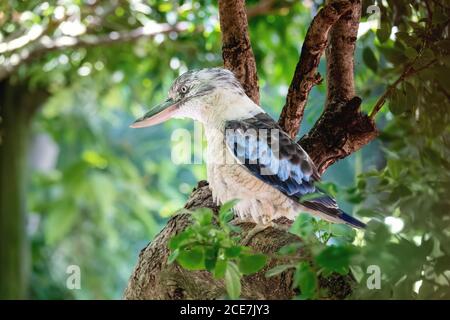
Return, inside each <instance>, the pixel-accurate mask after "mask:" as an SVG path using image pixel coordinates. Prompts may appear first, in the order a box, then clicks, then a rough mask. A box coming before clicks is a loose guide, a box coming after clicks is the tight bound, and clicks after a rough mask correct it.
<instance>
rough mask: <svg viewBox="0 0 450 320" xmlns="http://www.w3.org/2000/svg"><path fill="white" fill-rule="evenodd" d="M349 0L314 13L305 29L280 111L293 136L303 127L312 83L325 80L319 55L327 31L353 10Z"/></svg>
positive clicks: (284, 127) (284, 125) (323, 48)
mask: <svg viewBox="0 0 450 320" xmlns="http://www.w3.org/2000/svg"><path fill="white" fill-rule="evenodd" d="M351 8H352V4H351V3H350V1H344V2H333V3H331V4H329V5H326V6H325V7H324V8H322V9H321V10H320V11H319V12H318V13H317V15H316V16H315V17H314V19H313V21H312V22H311V25H310V26H309V28H308V32H307V33H306V37H305V41H304V43H303V46H302V51H301V54H300V59H299V61H298V63H297V66H296V68H295V73H294V77H293V79H292V82H291V84H290V86H289V90H288V94H287V97H286V103H285V105H284V107H283V110H282V112H281V115H280V119H279V123H280V125H281V127H282V128H283V129H284V130H285V131H286V132H287V133H288V134H289V135H290V136H291V137H292V138H294V137H295V136H296V135H297V132H298V130H299V129H300V123H301V121H302V119H303V113H304V111H305V107H306V102H307V100H308V95H309V92H310V91H311V89H312V88H313V86H315V85H316V84H318V83H320V82H321V81H322V77H321V76H320V74H319V73H318V72H317V68H318V66H319V63H320V58H321V56H322V54H323V52H324V50H325V48H326V47H327V39H328V33H329V31H330V29H331V27H332V26H333V25H334V24H335V23H336V22H337V21H338V20H339V18H340V17H341V16H342V15H344V14H346V13H348V12H349V10H351Z"/></svg>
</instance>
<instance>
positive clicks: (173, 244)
mask: <svg viewBox="0 0 450 320" xmlns="http://www.w3.org/2000/svg"><path fill="white" fill-rule="evenodd" d="M193 235H194V232H193V230H192V229H190V228H188V229H186V230H184V231H182V232H181V233H179V234H177V235H176V236H173V237H172V238H171V239H170V241H169V249H170V250H175V249H177V248H179V247H181V246H182V245H183V244H184V243H186V242H187V241H189V240H191V238H192V236H193Z"/></svg>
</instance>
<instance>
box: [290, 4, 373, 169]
mask: <svg viewBox="0 0 450 320" xmlns="http://www.w3.org/2000/svg"><path fill="white" fill-rule="evenodd" d="M343 2H345V1H342V0H331V1H330V4H339V3H343ZM350 2H351V6H352V8H351V10H349V11H347V12H346V13H345V14H343V15H342V16H341V17H340V18H339V20H338V21H337V22H336V23H335V24H334V25H333V27H332V28H331V30H330V33H329V42H328V46H327V49H326V59H327V99H326V102H325V108H324V112H323V113H322V115H321V116H320V118H319V120H318V121H317V122H316V123H315V125H314V127H313V128H312V129H311V130H310V132H309V133H308V134H307V135H305V136H304V137H302V139H301V140H300V141H299V143H300V144H301V146H302V147H303V148H304V149H305V151H306V152H308V154H309V155H310V157H311V159H312V160H313V161H314V163H315V164H316V166H317V168H318V170H319V172H320V173H323V172H324V171H325V170H326V169H327V168H328V167H329V166H330V165H332V164H333V163H335V162H336V161H337V160H339V159H342V158H345V157H346V156H348V155H350V154H351V153H353V152H355V151H357V150H359V149H360V148H362V147H363V146H364V145H366V144H367V143H369V142H370V141H372V140H373V139H374V138H375V137H377V136H378V130H377V128H376V125H375V122H374V121H373V119H371V118H370V117H368V116H367V115H366V114H363V113H361V111H360V106H361V99H360V98H358V97H355V83H354V76H353V72H354V71H353V67H354V59H353V55H354V51H355V43H356V36H357V34H358V26H359V20H360V17H361V1H360V0H351V1H350Z"/></svg>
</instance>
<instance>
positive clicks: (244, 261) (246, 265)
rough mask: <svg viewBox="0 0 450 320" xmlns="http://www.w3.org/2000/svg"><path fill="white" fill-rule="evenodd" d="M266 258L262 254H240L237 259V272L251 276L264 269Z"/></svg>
mask: <svg viewBox="0 0 450 320" xmlns="http://www.w3.org/2000/svg"><path fill="white" fill-rule="evenodd" d="M266 261H267V257H266V256H265V255H263V254H242V255H241V256H240V257H239V263H238V265H239V270H240V271H241V273H243V274H245V275H249V274H253V273H256V272H258V271H259V270H261V269H262V268H264V266H265V264H266Z"/></svg>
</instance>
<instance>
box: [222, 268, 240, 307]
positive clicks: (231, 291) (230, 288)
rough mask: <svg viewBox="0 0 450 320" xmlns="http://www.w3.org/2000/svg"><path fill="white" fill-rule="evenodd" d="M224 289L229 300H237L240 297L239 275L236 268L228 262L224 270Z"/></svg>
mask: <svg viewBox="0 0 450 320" xmlns="http://www.w3.org/2000/svg"><path fill="white" fill-rule="evenodd" d="M225 287H226V289H227V293H228V296H229V297H230V299H238V298H239V296H240V295H241V274H240V273H239V269H238V266H237V265H236V264H235V263H234V262H231V261H228V263H227V268H226V270H225Z"/></svg>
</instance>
